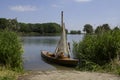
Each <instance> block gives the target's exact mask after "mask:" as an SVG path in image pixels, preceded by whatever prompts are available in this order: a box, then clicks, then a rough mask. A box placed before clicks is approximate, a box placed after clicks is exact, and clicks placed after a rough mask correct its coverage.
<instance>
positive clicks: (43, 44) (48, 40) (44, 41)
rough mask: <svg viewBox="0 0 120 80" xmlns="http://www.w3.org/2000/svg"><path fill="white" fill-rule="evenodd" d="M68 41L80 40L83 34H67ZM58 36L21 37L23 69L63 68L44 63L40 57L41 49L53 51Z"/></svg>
mask: <svg viewBox="0 0 120 80" xmlns="http://www.w3.org/2000/svg"><path fill="white" fill-rule="evenodd" d="M67 37H68V41H69V42H70V43H71V48H72V43H73V41H79V40H82V37H83V35H68V36H67ZM59 39H60V36H45V37H43V36H42V37H35V36H33V37H31V36H30V37H22V42H23V47H24V54H23V57H24V68H25V70H55V69H58V68H59V69H63V68H64V67H61V66H56V65H51V64H48V63H45V62H44V61H43V60H42V59H41V55H40V52H41V51H42V50H47V51H51V52H54V50H55V48H56V46H57V43H58V41H59Z"/></svg>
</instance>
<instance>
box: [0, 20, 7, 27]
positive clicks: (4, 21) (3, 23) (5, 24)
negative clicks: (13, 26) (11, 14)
mask: <svg viewBox="0 0 120 80" xmlns="http://www.w3.org/2000/svg"><path fill="white" fill-rule="evenodd" d="M7 26H8V20H7V19H5V18H0V29H5V28H6V27H7Z"/></svg>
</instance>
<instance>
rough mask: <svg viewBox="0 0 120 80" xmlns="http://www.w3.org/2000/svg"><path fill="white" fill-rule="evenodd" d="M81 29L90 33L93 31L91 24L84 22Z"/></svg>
mask: <svg viewBox="0 0 120 80" xmlns="http://www.w3.org/2000/svg"><path fill="white" fill-rule="evenodd" d="M83 31H84V32H86V33H90V34H91V33H93V27H92V25H90V24H85V25H84V29H83Z"/></svg>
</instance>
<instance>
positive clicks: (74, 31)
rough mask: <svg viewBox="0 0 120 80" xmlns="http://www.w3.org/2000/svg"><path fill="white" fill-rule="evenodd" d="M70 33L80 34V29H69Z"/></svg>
mask: <svg viewBox="0 0 120 80" xmlns="http://www.w3.org/2000/svg"><path fill="white" fill-rule="evenodd" d="M70 34H81V31H80V30H78V31H76V30H71V31H70Z"/></svg>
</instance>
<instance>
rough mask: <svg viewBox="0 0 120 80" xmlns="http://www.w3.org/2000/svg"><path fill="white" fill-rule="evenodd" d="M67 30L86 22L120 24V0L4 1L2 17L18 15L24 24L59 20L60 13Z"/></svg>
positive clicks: (77, 27)
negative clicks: (62, 13) (62, 15)
mask: <svg viewBox="0 0 120 80" xmlns="http://www.w3.org/2000/svg"><path fill="white" fill-rule="evenodd" d="M61 11H64V22H65V25H66V28H67V29H68V30H83V26H84V25H85V24H91V25H93V27H94V29H95V28H96V26H98V25H102V24H104V23H108V24H110V25H111V28H113V26H117V25H120V0H1V1H0V18H15V17H17V19H18V21H19V22H25V23H46V22H56V23H59V24H60V22H61V21H60V18H61V16H60V12H61Z"/></svg>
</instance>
